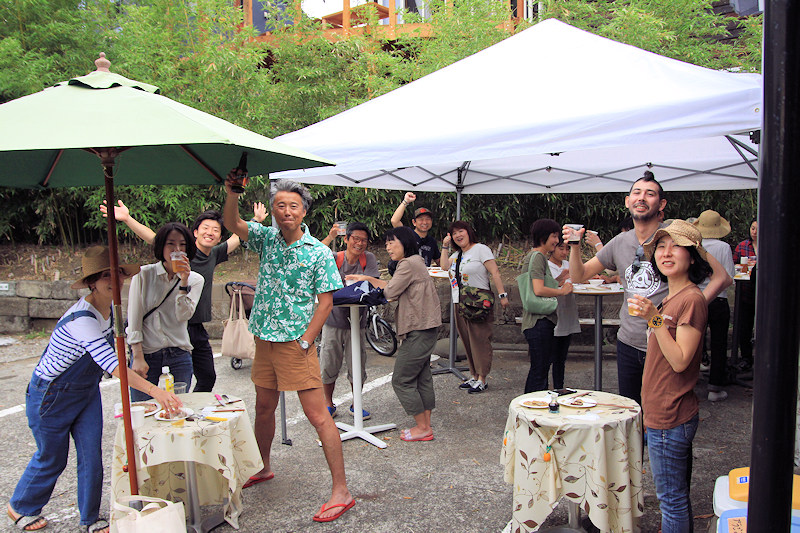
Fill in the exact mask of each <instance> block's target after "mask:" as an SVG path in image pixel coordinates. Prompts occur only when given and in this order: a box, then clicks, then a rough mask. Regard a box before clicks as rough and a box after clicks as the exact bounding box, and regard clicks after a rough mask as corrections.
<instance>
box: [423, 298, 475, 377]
mask: <svg viewBox="0 0 800 533" xmlns="http://www.w3.org/2000/svg"><path fill="white" fill-rule="evenodd" d="M454 312H455V311H454V309H453V310H451V312H450V353H449V355H448V357H447V359H445V360H442V359H439V360H438V361H436V364H438V365H439V366H440V367H442V368H436V369H434V370H431V374H433V375H434V376H435V375H438V374H447V373H452V374H455V375H456V376H457V377H458V379H460V380H461V381H466V380H467V377H466V376H465V375H464V374H462V373H461V372H463V371H464V370H467V367H457V366H456V350H457V349H458V331H457V330H456V320H455V315H454ZM445 365H446V366H445Z"/></svg>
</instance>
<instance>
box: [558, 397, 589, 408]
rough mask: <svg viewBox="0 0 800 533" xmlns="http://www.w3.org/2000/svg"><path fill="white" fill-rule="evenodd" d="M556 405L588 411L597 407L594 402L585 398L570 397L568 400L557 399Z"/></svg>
mask: <svg viewBox="0 0 800 533" xmlns="http://www.w3.org/2000/svg"><path fill="white" fill-rule="evenodd" d="M558 403H559V404H561V405H563V406H564V407H574V408H576V409H588V408H590V407H594V406H595V405H597V402H596V401H595V400H592V399H591V398H587V397H586V396H572V397H570V398H559V399H558Z"/></svg>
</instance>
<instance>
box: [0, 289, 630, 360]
mask: <svg viewBox="0 0 800 533" xmlns="http://www.w3.org/2000/svg"><path fill="white" fill-rule="evenodd" d="M71 284H72V281H53V282H46V281H24V280H19V281H0V333H27V332H32V331H41V330H45V331H50V330H52V329H53V328H54V327H55V325H56V322H57V321H58V319H59V318H61V316H62V315H63V314H64V313H65V312H66V311H67V309H69V308H70V306H72V304H74V303H75V302H76V301H77V300H78V299H79V298H80V297H81V296H83V295H85V294H88V291H87V289H82V290H80V291H75V290H72V289H70V285H71ZM436 289H437V291H438V294H439V301H440V302H441V305H442V323H443V324H442V330H441V336H443V337H447V336H448V334H449V333H448V332H449V321H450V308H451V306H450V305H449V302H450V284H449V283H448V282H447V280H444V279H437V280H436ZM506 290H507V291H508V293H509V297H510V301H511V304H510V306H509V310H508V311H507V312H506V314H505V317H504V316H503V313H502V307H500V302H499V301H497V302H496V309H495V327H494V342H495V343H498V344H525V343H526V341H525V338H524V337H523V335H522V331H521V330H520V326H519V324H517V323H516V321H515V318H516V317H519V316H522V306H521V304H520V301H519V294H518V292H517V287H516V286H511V287H506ZM211 298H212V321H211V322H209V323H207V324H206V329H207V330H208V333H209V335H210V336H211V338H214V339H219V338H221V337H222V329H223V322H222V321H223V320H225V319H226V318H227V317H228V311H229V309H230V299H229V298H228V295H227V294H226V293H225V284H224V283H215V284H214V287H213V289H212V297H211ZM576 298H577V302H578V314H579V316H580V317H581V318H592V317H594V298H593V297H588V296H576ZM127 302H128V283H127V282H126V283H125V285H124V286H123V287H122V309H123V312H125V311H126V310H127ZM621 303H622V296H621V295H612V296H606V297H604V298H603V317H604V318H605V319H616V318H618V313H619V307H620V305H621ZM581 329H582V331H581V333H580V334H578V335H576V336H574V337H573V340H572V344H573V345H585V346H593V345H594V326H591V325H588V326H583V327H582V328H581ZM616 330H617V328H616V327H609V326H606V327H605V328H604V331H603V333H604V337H605V342H606V344H609V343H610V344H613V343H615V342H616Z"/></svg>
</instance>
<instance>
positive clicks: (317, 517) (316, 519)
mask: <svg viewBox="0 0 800 533" xmlns="http://www.w3.org/2000/svg"><path fill="white" fill-rule="evenodd" d="M355 504H356V501H355V499H353V500H350V503H335V504H333V505H331V506H328V507H326V506H324V505H323V506H322V507H321V508H320V510H319V512H318V513H317V514H315V515H314V522H333V521H334V520H336V519H337V518H339V517H340V516H342V515H343V514H344V513H345V512H347V511H348V510H349V509H351V508H352V507H353V506H354V505H355ZM337 507H341V511H339V512H338V513H336V514H335V515H331V516H328V517H326V518H322V517H321V516H320V515H321V514H322V513H325V512H328V511H330V510H331V509H336V508H337Z"/></svg>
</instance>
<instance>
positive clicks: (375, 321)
mask: <svg viewBox="0 0 800 533" xmlns="http://www.w3.org/2000/svg"><path fill="white" fill-rule="evenodd" d="M379 307H380V308H381V309H378V308H379ZM382 308H383V306H377V305H376V306H372V307H368V308H367V331H366V334H367V342H368V343H369V345H370V346H372V349H373V350H375V351H376V352H378V353H379V354H381V355H383V356H386V357H391V356H393V355H394V353H395V352H396V351H397V335H395V332H394V328H392V326H391V325H390V324H389V322H387V321H386V320H385V319H384V318H383V316H381V314H382V311H383V309H382Z"/></svg>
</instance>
